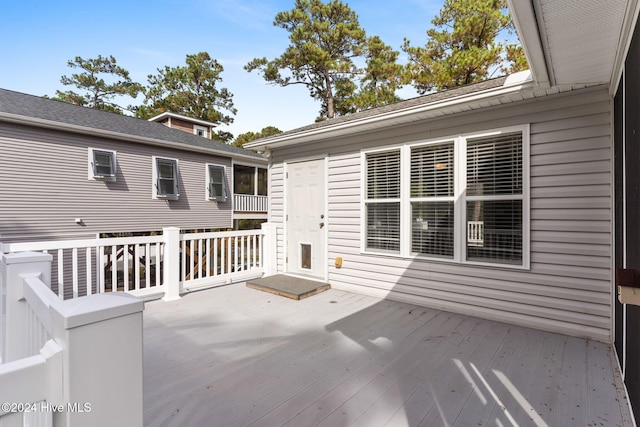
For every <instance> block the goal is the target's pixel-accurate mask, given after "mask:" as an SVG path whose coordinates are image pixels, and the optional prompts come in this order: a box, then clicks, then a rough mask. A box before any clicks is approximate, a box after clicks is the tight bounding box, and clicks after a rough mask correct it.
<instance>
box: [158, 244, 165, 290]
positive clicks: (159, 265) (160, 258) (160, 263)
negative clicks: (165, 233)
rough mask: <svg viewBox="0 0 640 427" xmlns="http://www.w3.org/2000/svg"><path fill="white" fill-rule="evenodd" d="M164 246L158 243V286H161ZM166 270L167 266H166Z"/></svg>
mask: <svg viewBox="0 0 640 427" xmlns="http://www.w3.org/2000/svg"><path fill="white" fill-rule="evenodd" d="M163 250H164V246H162V244H161V243H160V242H158V243H156V286H160V283H161V282H160V267H161V266H162V261H163V256H162V251H163ZM165 268H166V266H165Z"/></svg>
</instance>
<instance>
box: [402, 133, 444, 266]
mask: <svg viewBox="0 0 640 427" xmlns="http://www.w3.org/2000/svg"><path fill="white" fill-rule="evenodd" d="M454 159H455V156H454V142H453V141H449V142H445V143H439V144H431V145H426V146H421V147H412V148H411V252H412V253H417V254H423V255H429V256H436V257H446V258H453V255H454V251H453V246H454V242H453V224H454V199H453V196H454V191H455V187H454V184H455V164H454Z"/></svg>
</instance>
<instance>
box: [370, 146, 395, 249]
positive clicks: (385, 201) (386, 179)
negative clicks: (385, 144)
mask: <svg viewBox="0 0 640 427" xmlns="http://www.w3.org/2000/svg"><path fill="white" fill-rule="evenodd" d="M365 168H366V190H365V192H366V214H365V215H366V248H367V249H375V250H382V251H392V252H398V251H400V150H393V151H385V152H379V153H369V154H367V156H366V166H365Z"/></svg>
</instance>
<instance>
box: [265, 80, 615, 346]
mask: <svg viewBox="0 0 640 427" xmlns="http://www.w3.org/2000/svg"><path fill="white" fill-rule="evenodd" d="M610 105H611V100H610V97H609V95H608V92H607V90H606V89H605V88H602V87H599V88H591V89H585V90H580V91H575V92H572V93H563V94H558V95H552V96H548V97H545V98H536V99H531V100H527V101H521V102H517V103H513V104H509V105H507V106H500V105H497V106H494V107H490V108H486V109H483V110H479V111H475V112H464V113H460V114H457V115H455V116H452V117H446V118H439V119H435V120H429V121H419V122H415V123H413V124H411V125H407V126H402V127H393V128H388V129H384V130H379V131H376V132H375V133H363V134H358V135H355V136H351V137H349V138H336V139H331V140H322V141H320V140H319V141H316V142H314V143H313V144H312V145H309V146H306V147H305V146H302V147H301V146H298V147H291V148H287V149H280V150H274V152H273V160H272V161H273V163H272V171H274V170H279V169H280V168H281V167H282V163H283V162H287V161H294V160H296V159H298V158H304V157H308V156H314V155H321V154H328V200H329V211H328V215H327V224H328V242H327V244H328V260H327V262H328V271H329V282H330V284H331V285H332V286H333V287H335V288H339V289H344V290H349V291H354V292H359V293H364V294H369V295H374V296H379V297H386V298H390V299H394V300H398V301H404V302H410V303H414V304H419V305H424V306H428V307H434V308H438V309H443V310H449V311H454V312H460V313H465V314H468V315H475V316H479V317H483V318H488V319H494V320H500V321H505V322H510V323H514V324H519V325H525V326H530V327H536V328H539V329H544V330H549V331H554V332H560V333H566V334H569V335H575V336H581V337H582V336H583V337H590V338H595V339H598V340H602V341H610V340H611V301H612V289H613V286H612V282H611V276H612V272H611V265H612V260H611V243H612V234H611V228H612V222H611V218H612V213H611V197H612V184H611V163H612V159H611V157H612V143H611V128H610V117H611V113H610ZM523 124H530V192H531V199H530V215H531V220H530V226H531V232H530V245H531V248H530V269H529V270H518V269H510V268H505V267H488V266H474V265H466V264H460V263H451V262H438V261H428V260H424V259H418V258H400V257H395V256H384V255H371V254H363V253H361V251H360V245H361V237H362V236H361V233H360V222H361V218H360V215H361V194H360V192H361V178H362V172H361V165H360V152H361V150H363V149H370V148H377V147H384V146H386V145H393V144H400V143H411V142H417V141H421V140H425V139H431V138H438V137H446V136H451V135H458V134H464V133H470V132H479V131H482V130H486V129H494V128H500V127H506V126H514V125H523ZM283 178H284V176H283V175H282V174H275V173H274V174H272V193H271V194H272V198H273V199H272V200H274V203H273V204H272V212H271V220H272V221H273V222H275V223H277V224H278V226H279V233H281V230H282V229H283V228H284V223H283V222H282V218H283V215H284V213H283V210H284V208H285V206H284V204H283V202H282V201H283V200H284V195H283V188H284V187H283V183H282V182H281V180H282V179H283ZM283 250H284V246H282V245H281V244H280V245H279V246H278V251H279V254H278V259H279V263H280V264H279V268H280V269H281V270H286V266H285V265H284V264H283V263H282V260H284V254H282V253H281V252H283ZM338 256H340V257H343V267H342V268H340V269H337V268H335V267H334V261H335V258H336V257H338Z"/></svg>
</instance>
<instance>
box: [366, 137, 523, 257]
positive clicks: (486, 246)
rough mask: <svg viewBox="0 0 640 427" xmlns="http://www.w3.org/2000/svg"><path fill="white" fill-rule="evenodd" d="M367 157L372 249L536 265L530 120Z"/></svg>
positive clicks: (368, 241) (368, 231)
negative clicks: (531, 246)
mask: <svg viewBox="0 0 640 427" xmlns="http://www.w3.org/2000/svg"><path fill="white" fill-rule="evenodd" d="M363 156H364V157H363V175H364V186H363V192H364V194H363V202H364V206H363V210H362V215H363V217H362V222H363V226H362V230H363V242H362V247H363V249H364V250H365V251H371V252H383V253H391V254H397V255H400V256H403V257H411V256H419V257H426V258H430V259H442V260H450V261H455V262H460V263H466V262H468V263H483V264H496V265H503V266H507V265H512V266H519V267H525V268H527V267H528V266H529V253H528V251H529V242H528V239H529V220H528V218H529V200H528V197H529V182H528V175H529V174H528V170H527V168H528V159H527V158H526V156H528V125H523V126H514V127H511V128H509V129H502V130H496V131H495V132H493V134H492V135H489V134H488V132H483V134H482V135H480V134H476V135H464V136H463V135H458V136H455V137H451V138H447V139H442V140H439V141H432V142H428V141H423V142H420V143H415V144H405V145H403V146H401V147H397V148H393V149H389V150H386V151H375V152H374V151H372V152H365V153H364V154H363Z"/></svg>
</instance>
